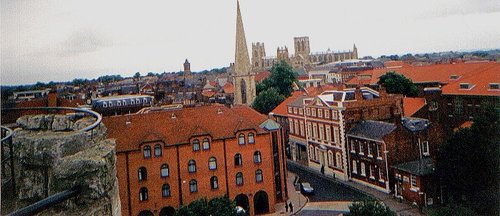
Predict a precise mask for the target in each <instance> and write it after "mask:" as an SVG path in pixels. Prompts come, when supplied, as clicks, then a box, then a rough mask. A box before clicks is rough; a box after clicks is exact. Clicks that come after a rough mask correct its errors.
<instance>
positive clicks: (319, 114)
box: [318, 109, 323, 118]
mask: <svg viewBox="0 0 500 216" xmlns="http://www.w3.org/2000/svg"><path fill="white" fill-rule="evenodd" d="M318 118H323V110H322V109H318Z"/></svg>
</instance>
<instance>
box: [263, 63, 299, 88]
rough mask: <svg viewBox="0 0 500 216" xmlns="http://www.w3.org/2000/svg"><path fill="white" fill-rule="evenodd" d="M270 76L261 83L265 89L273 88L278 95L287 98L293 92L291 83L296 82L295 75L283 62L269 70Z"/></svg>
mask: <svg viewBox="0 0 500 216" xmlns="http://www.w3.org/2000/svg"><path fill="white" fill-rule="evenodd" d="M270 72H271V75H270V76H269V77H268V78H266V79H265V80H264V81H263V83H264V84H265V85H266V87H267V88H270V87H274V88H276V90H278V93H279V94H280V95H283V96H284V97H289V96H290V95H292V92H293V86H292V85H293V83H294V82H297V76H298V75H297V73H296V72H294V71H293V68H292V66H290V65H289V64H287V63H286V62H285V61H280V62H278V63H276V64H274V65H273V67H272V68H271V71H270Z"/></svg>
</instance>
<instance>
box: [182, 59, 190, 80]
mask: <svg viewBox="0 0 500 216" xmlns="http://www.w3.org/2000/svg"><path fill="white" fill-rule="evenodd" d="M184 75H185V76H191V63H189V61H188V60H187V59H186V61H185V62H184Z"/></svg>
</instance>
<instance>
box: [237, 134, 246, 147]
mask: <svg viewBox="0 0 500 216" xmlns="http://www.w3.org/2000/svg"><path fill="white" fill-rule="evenodd" d="M238 144H240V145H244V144H245V134H240V136H239V137H238Z"/></svg>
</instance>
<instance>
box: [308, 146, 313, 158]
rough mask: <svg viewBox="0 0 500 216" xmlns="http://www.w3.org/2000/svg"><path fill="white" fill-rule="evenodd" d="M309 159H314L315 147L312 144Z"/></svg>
mask: <svg viewBox="0 0 500 216" xmlns="http://www.w3.org/2000/svg"><path fill="white" fill-rule="evenodd" d="M309 159H310V160H314V147H313V146H312V145H311V146H309Z"/></svg>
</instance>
